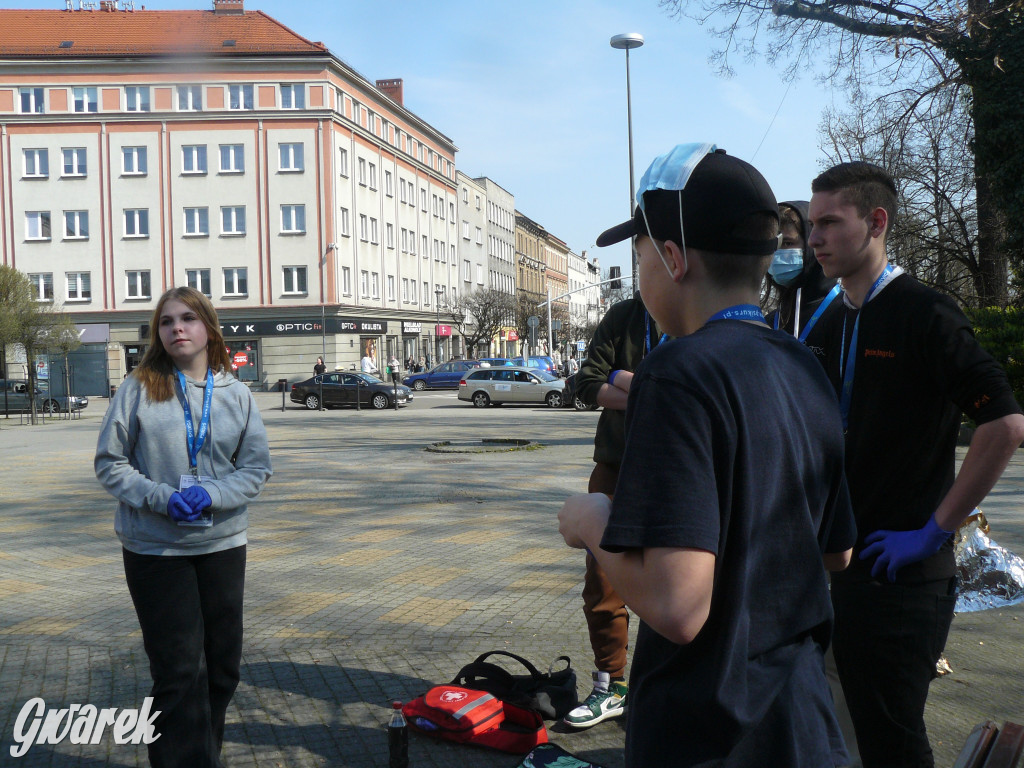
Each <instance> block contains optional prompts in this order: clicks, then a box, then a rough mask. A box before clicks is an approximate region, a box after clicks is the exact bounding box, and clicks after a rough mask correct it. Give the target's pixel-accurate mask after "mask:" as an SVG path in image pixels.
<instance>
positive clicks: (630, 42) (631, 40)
mask: <svg viewBox="0 0 1024 768" xmlns="http://www.w3.org/2000/svg"><path fill="white" fill-rule="evenodd" d="M608 42H609V44H610V45H611V47H612V48H618V49H619V50H624V51H625V52H626V125H627V128H628V130H629V217H630V218H633V212H634V209H635V208H636V199H635V187H634V183H633V104H632V99H631V96H630V88H629V52H630V50H631V49H633V48H639V47H640V46H641V45H643V44H644V36H643V35H641V34H640V33H639V32H626V33H624V34H621V35H615V36H614V37H613V38H612V39H611V40H609V41H608ZM630 250H631V251H632V256H633V259H632V265H633V293H636V292H637V289H638V287H639V286H637V274H638V272H637V264H636V261H637V259H636V247H635V246H634V245H633V243H632V241H631V242H630Z"/></svg>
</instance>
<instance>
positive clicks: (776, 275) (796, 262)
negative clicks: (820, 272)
mask: <svg viewBox="0 0 1024 768" xmlns="http://www.w3.org/2000/svg"><path fill="white" fill-rule="evenodd" d="M803 269H804V252H803V251H802V250H801V249H800V248H780V249H779V250H777V251H776V252H775V255H774V256H773V257H772V263H771V265H770V266H769V267H768V274H769V275H771V276H772V280H774V281H775V282H776V283H778V284H779V285H781V286H790V285H792V284H793V283H795V282H796V280H797V278H798V277H800V273H801V272H803Z"/></svg>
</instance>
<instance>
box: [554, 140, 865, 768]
mask: <svg viewBox="0 0 1024 768" xmlns="http://www.w3.org/2000/svg"><path fill="white" fill-rule="evenodd" d="M709 150H710V151H709ZM639 189H640V191H639V193H638V196H637V203H638V207H637V209H636V214H635V216H634V217H633V218H632V219H631V220H629V221H627V222H624V223H623V224H620V225H619V226H617V227H614V228H612V229H610V230H608V231H607V232H605V233H603V234H602V235H601V236H600V237H599V238H598V245H600V246H604V245H610V244H612V243H616V242H620V241H622V240H625V239H627V238H630V237H635V238H636V241H635V247H636V250H637V254H638V257H637V263H638V269H639V275H638V276H639V286H640V293H641V294H642V295H643V297H644V304H645V306H646V307H647V310H648V311H649V312H650V314H651V318H652V320H654V321H655V322H656V323H657V326H658V328H659V329H660V330H662V331H664V332H665V333H667V334H670V335H671V336H674V337H679V338H675V339H673V340H671V341H667V342H665V343H663V344H660V345H658V347H657V348H655V349H653V350H651V352H650V354H648V355H647V357H646V359H645V360H644V361H643V363H642V364H641V365H640V367H639V369H638V370H637V371H636V372H635V374H634V376H633V380H632V383H631V385H630V391H629V401H628V406H627V410H626V444H625V452H624V454H623V457H622V464H621V467H620V472H619V480H618V483H617V485H616V488H615V497H614V499H613V500H609V498H608V497H607V496H605V495H603V494H588V495H579V496H574V497H572V498H570V499H569V500H568V501H567V502H566V503H565V505H564V506H563V508H562V510H561V512H560V513H559V524H560V531H561V533H562V536H563V537H564V539H565V541H566V543H567V544H568V545H569V546H573V547H578V548H584V547H585V548H587V549H588V550H589V551H590V552H591V553H592V554H593V555H594V557H595V558H596V559H597V561H598V564H599V565H600V566H601V569H602V570H603V571H604V573H605V574H606V576H607V577H608V580H609V581H610V582H611V584H612V586H613V587H614V588H615V590H616V591H617V592H618V593H619V594H620V595H621V596H622V598H623V599H624V600H625V603H626V605H628V606H629V607H630V608H631V609H632V610H633V611H634V612H635V613H636V614H637V616H638V617H639V618H640V620H641V621H640V628H639V633H638V636H637V646H636V650H635V652H634V654H633V662H632V666H631V669H630V686H629V688H630V694H629V696H630V702H629V708H628V711H627V723H626V765H627V766H628V768H653V767H654V766H672V768H688V767H689V766H705V765H721V766H737V767H739V766H754V765H757V766H761V765H764V766H805V765H806V766H812V765H813V766H839V765H845V761H846V759H847V755H846V750H845V749H844V748H843V746H842V738H841V736H840V735H839V727H838V724H837V723H836V720H835V714H834V713H833V711H832V699H831V695H830V693H829V688H828V683H827V681H826V680H825V672H824V663H823V654H824V648H825V647H827V645H828V642H829V637H830V635H831V606H830V605H829V598H828V582H827V579H826V573H825V567H824V566H825V565H827V566H829V567H833V568H842V567H844V566H845V564H846V563H847V562H849V557H850V547H851V546H852V544H853V541H854V538H855V535H856V532H855V530H854V527H853V515H852V510H851V507H850V499H849V494H848V492H847V489H846V479H845V476H844V474H843V434H842V428H841V425H840V420H839V414H838V412H837V409H836V406H835V396H834V394H833V393H832V392H831V391H830V388H829V383H828V380H827V378H826V377H825V376H824V375H823V374H822V371H821V369H820V366H819V365H818V364H817V363H816V362H815V360H814V356H813V355H812V354H811V353H810V352H809V351H808V350H807V349H806V348H805V347H804V346H803V345H801V344H800V343H799V342H798V341H797V340H796V339H793V338H792V337H790V336H786V335H785V334H781V333H778V332H777V331H774V330H772V329H771V328H769V327H768V325H767V323H766V322H765V320H764V316H763V315H762V314H761V310H760V308H759V307H758V306H757V301H758V298H759V293H760V288H761V284H762V281H763V278H764V274H765V270H766V269H767V267H768V263H769V261H770V257H771V255H772V253H773V252H774V251H775V249H776V247H777V243H778V233H779V222H778V205H777V203H776V201H775V196H774V194H773V193H772V191H771V188H770V187H769V186H768V183H767V182H766V181H765V180H764V177H763V176H761V174H760V173H758V171H757V170H756V169H755V168H754V167H753V166H751V165H750V164H748V163H745V162H743V161H742V160H739V159H737V158H734V157H730V156H729V155H727V154H724V153H722V152H720V151H715V150H714V148H713V146H712V145H682V146H679V147H676V148H675V149H673V150H672V151H671V152H669V153H667V154H666V155H663V156H661V157H659V158H657V159H656V160H655V161H654V163H652V165H651V167H650V168H649V169H648V170H647V172H646V173H645V174H644V176H643V178H642V179H641V181H640V185H639ZM616 380H617V377H616ZM766 382H769V383H770V384H771V386H768V387H766V386H765V383H766ZM794 393H798V394H794Z"/></svg>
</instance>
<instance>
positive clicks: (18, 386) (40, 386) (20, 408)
mask: <svg viewBox="0 0 1024 768" xmlns="http://www.w3.org/2000/svg"><path fill="white" fill-rule="evenodd" d="M5 390H6V391H5ZM68 400H69V398H68V397H67V395H51V394H50V383H49V382H48V381H47V380H46V379H38V380H37V381H36V410H37V411H39V412H43V411H45V412H46V413H61V412H66V411H67V410H68ZM70 403H71V410H73V411H80V410H82V409H83V408H85V407H86V406H87V405H89V398H87V397H80V396H78V395H72V396H71V398H70ZM5 407H6V410H7V411H8V413H19V412H21V413H26V412H28V411H29V410H31V409H30V406H29V399H28V381H26V380H25V379H0V413H3V412H4V409H5Z"/></svg>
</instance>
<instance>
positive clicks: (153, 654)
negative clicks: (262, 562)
mask: <svg viewBox="0 0 1024 768" xmlns="http://www.w3.org/2000/svg"><path fill="white" fill-rule="evenodd" d="M123 555H124V572H125V576H126V577H127V580H128V590H129V591H130V592H131V595H132V602H133V603H134V604H135V613H136V614H137V615H138V617H139V625H140V626H141V627H142V639H143V642H144V644H145V646H146V655H147V656H148V657H149V672H150V675H151V676H152V678H153V691H152V693H151V694H150V695H151V696H152V697H153V707H152V709H153V711H159V712H160V715H159V716H158V717H157V718H156V720H155V723H154V729H155V731H156V733H158V734H160V737H159V738H158V739H157V740H156V741H154V742H153V743H152V744H150V745H149V762H150V765H152V766H153V768H219V767H220V765H221V763H220V749H221V744H222V743H223V741H224V717H225V714H226V712H227V708H228V703H229V702H230V701H231V697H232V696H233V695H234V692H235V688H236V687H237V686H238V678H239V665H240V663H241V658H242V593H243V591H244V588H245V547H244V546H241V547H235V548H234V549H227V550H223V551H221V552H214V553H212V554H209V555H195V556H188V557H178V556H159V555H139V554H136V553H134V552H129V551H128V550H126V549H125V550H123Z"/></svg>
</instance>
